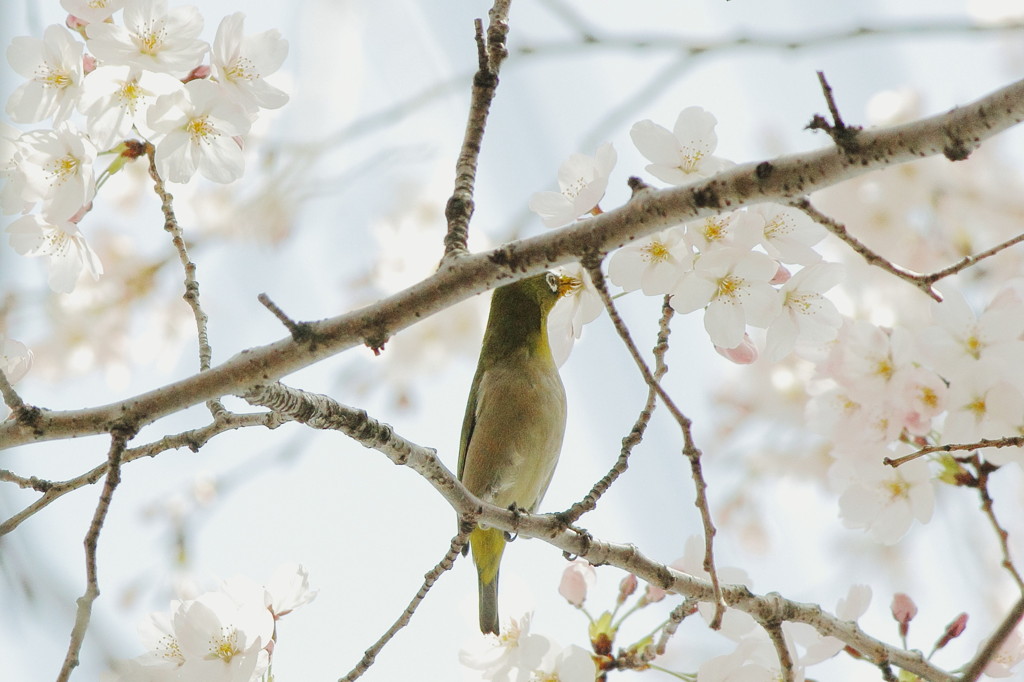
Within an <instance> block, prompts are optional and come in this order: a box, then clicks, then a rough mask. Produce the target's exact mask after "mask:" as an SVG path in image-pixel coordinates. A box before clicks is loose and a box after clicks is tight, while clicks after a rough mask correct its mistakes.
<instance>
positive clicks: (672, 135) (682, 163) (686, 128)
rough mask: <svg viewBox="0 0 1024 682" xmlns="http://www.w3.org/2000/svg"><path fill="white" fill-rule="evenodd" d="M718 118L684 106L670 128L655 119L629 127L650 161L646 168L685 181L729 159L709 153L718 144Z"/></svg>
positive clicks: (720, 166)
mask: <svg viewBox="0 0 1024 682" xmlns="http://www.w3.org/2000/svg"><path fill="white" fill-rule="evenodd" d="M717 123H718V120H717V119H716V118H715V117H714V115H712V114H711V113H709V112H707V111H705V110H704V109H702V108H701V107H687V108H686V109H683V110H682V111H681V112H680V113H679V117H678V118H677V119H676V125H675V127H674V128H673V129H672V130H671V131H669V130H667V129H666V128H663V127H662V126H660V125H658V124H657V123H655V122H654V121H650V120H643V121H640V122H638V123H635V124H634V125H633V127H632V128H631V129H630V131H629V136H630V138H632V140H633V144H634V145H636V148H637V149H638V150H639V151H640V153H641V154H643V155H644V156H645V157H647V159H648V160H649V161H651V164H650V165H649V166H647V171H648V172H649V173H650V174H651V175H653V176H654V177H656V178H658V179H659V180H662V181H664V182H668V183H671V184H673V185H684V184H686V183H689V182H693V181H695V180H699V179H701V178H706V177H709V176H711V175H714V174H715V173H717V172H718V171H720V170H722V169H723V168H728V167H729V166H731V165H732V164H731V162H729V161H726V160H724V159H720V158H718V157H716V156H712V154H713V153H714V151H715V148H716V147H717V146H718V136H717V135H716V134H715V125H716V124H717Z"/></svg>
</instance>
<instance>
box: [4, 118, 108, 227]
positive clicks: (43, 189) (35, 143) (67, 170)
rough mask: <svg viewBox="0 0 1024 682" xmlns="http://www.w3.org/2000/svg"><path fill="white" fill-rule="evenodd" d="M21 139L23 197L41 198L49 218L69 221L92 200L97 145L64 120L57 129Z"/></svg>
mask: <svg viewBox="0 0 1024 682" xmlns="http://www.w3.org/2000/svg"><path fill="white" fill-rule="evenodd" d="M18 142H19V145H20V148H21V155H20V157H19V158H20V161H19V163H18V164H17V169H18V172H19V173H21V174H22V176H23V181H24V185H23V189H22V198H23V199H24V200H26V201H30V202H34V201H39V202H40V203H41V207H42V212H43V214H44V215H45V216H46V217H47V218H48V219H52V220H56V221H64V220H67V219H69V218H70V217H71V216H73V215H75V214H76V213H77V212H78V211H80V210H81V209H82V207H83V206H85V205H86V204H88V203H89V201H91V200H92V198H93V196H94V195H95V193H96V178H95V174H94V171H93V163H94V161H95V159H96V148H95V147H94V146H93V144H92V142H90V141H89V139H88V138H87V137H86V136H85V135H84V134H82V133H81V132H79V131H77V130H75V129H74V128H72V127H71V126H70V125H68V124H66V123H64V124H61V125H60V126H59V127H57V129H55V130H36V131H32V132H30V133H25V134H24V135H22V136H21V137H20V138H19V139H18Z"/></svg>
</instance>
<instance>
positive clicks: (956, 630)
mask: <svg viewBox="0 0 1024 682" xmlns="http://www.w3.org/2000/svg"><path fill="white" fill-rule="evenodd" d="M966 629H967V614H966V613H961V614H960V615H959V616H957V617H956V618H954V619H953V622H952V623H950V624H949V625H947V626H946V631H945V632H944V633H942V637H941V638H940V639H939V641H938V642H936V643H935V650H936V651H938V650H939V649H941V648H942V647H944V646H946V645H947V644H949V642H950V640H953V639H956V638H957V637H959V636H960V635H962V634H963V633H964V630H966Z"/></svg>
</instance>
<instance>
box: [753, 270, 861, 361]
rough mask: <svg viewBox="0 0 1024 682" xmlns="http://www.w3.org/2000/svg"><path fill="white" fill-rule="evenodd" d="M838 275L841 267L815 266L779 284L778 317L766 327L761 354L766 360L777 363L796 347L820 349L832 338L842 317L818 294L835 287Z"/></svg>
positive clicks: (831, 304)
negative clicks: (799, 345)
mask: <svg viewBox="0 0 1024 682" xmlns="http://www.w3.org/2000/svg"><path fill="white" fill-rule="evenodd" d="M842 276H843V268H842V266H841V265H839V264H837V263H816V264H814V265H809V266H807V267H805V268H803V269H802V270H800V272H798V273H796V274H795V275H793V276H792V277H791V278H790V279H789V280H788V281H787V282H786V283H785V284H783V285H782V289H781V291H780V293H781V298H782V314H780V315H779V316H778V317H776V318H775V320H774V321H773V322H772V323H771V326H769V327H768V336H767V340H766V346H765V353H766V355H767V357H768V359H769V360H770V361H772V362H777V361H778V360H781V359H782V358H783V357H785V356H786V355H788V354H789V352H790V351H791V350H793V348H794V347H795V346H796V345H797V344H806V345H812V346H821V345H824V344H826V343H828V342H829V341H832V340H833V339H835V338H836V336H837V335H838V333H839V328H840V326H841V325H842V318H841V317H840V315H839V311H838V310H836V307H835V305H834V304H833V303H832V302H831V301H829V300H828V299H827V298H825V297H824V296H823V295H822V294H824V292H826V291H828V290H829V289H831V288H832V287H834V286H835V285H836V284H838V283H839V281H840V279H841V278H842Z"/></svg>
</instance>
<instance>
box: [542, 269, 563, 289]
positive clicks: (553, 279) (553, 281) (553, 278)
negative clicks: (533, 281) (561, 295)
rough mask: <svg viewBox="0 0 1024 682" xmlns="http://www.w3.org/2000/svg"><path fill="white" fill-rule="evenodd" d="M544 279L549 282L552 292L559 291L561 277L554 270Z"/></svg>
mask: <svg viewBox="0 0 1024 682" xmlns="http://www.w3.org/2000/svg"><path fill="white" fill-rule="evenodd" d="M544 281H545V282H547V283H548V288H549V289H551V293H553V294H557V293H558V285H559V284H560V279H559V277H558V275H556V274H555V273H553V272H549V273H548V274H547V276H546V277H545V278H544Z"/></svg>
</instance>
